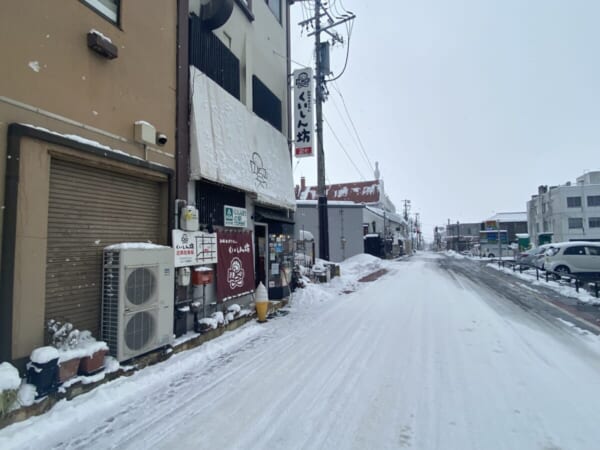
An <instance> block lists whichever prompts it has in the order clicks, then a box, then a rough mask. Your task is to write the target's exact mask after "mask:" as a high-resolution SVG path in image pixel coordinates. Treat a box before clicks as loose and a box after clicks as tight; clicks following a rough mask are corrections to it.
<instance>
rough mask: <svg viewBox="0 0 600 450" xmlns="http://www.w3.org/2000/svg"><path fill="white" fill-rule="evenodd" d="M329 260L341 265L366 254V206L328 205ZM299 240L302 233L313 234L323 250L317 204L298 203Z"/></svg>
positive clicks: (336, 203)
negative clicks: (364, 236)
mask: <svg viewBox="0 0 600 450" xmlns="http://www.w3.org/2000/svg"><path fill="white" fill-rule="evenodd" d="M327 207H328V214H327V218H328V220H329V258H330V260H331V261H333V262H340V261H343V260H345V259H346V258H349V257H351V256H354V255H358V254H360V253H363V252H364V243H363V209H364V208H365V206H364V205H357V204H355V203H352V202H335V201H333V202H328V204H327ZM296 208H297V209H296V216H295V220H296V231H295V238H296V239H299V238H300V232H301V231H310V232H311V233H312V234H313V236H314V238H315V248H317V249H318V248H319V233H318V229H319V214H318V209H317V202H316V201H315V200H298V201H297V202H296Z"/></svg>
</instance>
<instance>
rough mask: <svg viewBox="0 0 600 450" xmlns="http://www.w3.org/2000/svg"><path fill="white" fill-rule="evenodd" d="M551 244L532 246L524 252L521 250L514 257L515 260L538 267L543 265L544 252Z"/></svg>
mask: <svg viewBox="0 0 600 450" xmlns="http://www.w3.org/2000/svg"><path fill="white" fill-rule="evenodd" d="M550 246H551V244H544V245H540V246H539V247H535V248H532V249H531V250H527V251H525V252H521V253H519V254H518V255H517V257H516V258H515V261H516V262H517V263H519V264H523V265H528V266H534V267H538V268H540V269H542V268H543V266H544V264H543V263H544V253H545V252H546V250H548V249H549V248H550Z"/></svg>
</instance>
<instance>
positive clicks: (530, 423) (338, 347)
mask: <svg viewBox="0 0 600 450" xmlns="http://www.w3.org/2000/svg"><path fill="white" fill-rule="evenodd" d="M377 264H384V265H385V267H387V268H388V270H390V272H389V273H388V274H387V275H385V276H384V277H383V278H381V279H379V280H378V281H376V282H373V283H366V284H361V286H360V288H359V290H358V291H357V292H355V293H351V294H347V295H337V293H338V292H339V291H340V290H341V289H346V288H347V287H348V283H349V281H348V280H349V278H348V275H347V276H346V279H345V281H346V284H345V285H344V286H342V284H341V282H338V284H337V285H336V284H334V286H331V287H329V288H327V289H323V288H322V287H319V286H311V287H310V288H309V289H307V290H305V291H304V292H302V293H300V294H299V295H298V296H297V297H296V298H295V299H294V303H293V306H292V308H291V313H290V314H289V315H287V316H286V317H281V318H277V319H274V320H271V321H270V322H269V323H267V324H263V325H260V324H255V323H253V324H249V325H246V326H244V327H243V328H241V329H239V330H237V331H234V332H231V333H227V334H226V335H224V336H223V337H222V338H220V339H217V340H215V341H212V342H210V343H208V344H206V345H203V346H201V347H199V348H198V349H195V350H192V351H188V352H185V353H180V354H178V355H175V356H174V357H172V358H171V359H170V360H168V361H167V362H165V363H162V364H159V365H156V366H153V367H150V368H147V369H145V370H143V371H140V372H139V373H137V374H135V375H134V376H132V377H129V378H122V379H119V380H117V381H115V382H112V383H108V384H106V385H103V386H101V387H100V388H98V389H96V390H94V391H93V392H92V393H90V394H88V395H85V396H81V397H78V398H76V399H74V400H73V401H71V402H61V403H60V404H59V405H57V406H56V407H55V408H54V409H53V410H52V411H51V412H50V413H48V414H46V415H45V416H43V417H38V418H33V419H31V420H29V421H28V422H26V423H21V424H16V425H13V426H11V427H9V428H7V429H4V430H0V448H3V449H4V448H36V449H39V448H102V449H104V448H136V449H137V448H164V449H174V448H207V449H220V448H239V449H249V448H252V449H256V448H268V449H295V448H310V449H312V448H329V449H375V448H376V449H382V448H394V449H396V448H417V449H471V448H472V449H496V448H498V449H502V448H506V449H521V448H523V449H524V448H527V449H556V448H563V449H594V448H598V442H600V427H599V426H598V424H597V421H598V417H597V416H596V414H597V412H598V411H599V410H600V343H599V341H598V339H597V338H596V337H595V336H590V335H587V334H585V333H583V334H582V333H579V332H578V331H577V329H574V328H573V327H569V326H568V325H566V324H565V323H563V322H561V321H559V320H556V321H550V320H546V319H542V318H540V317H538V316H537V315H535V314H533V313H531V312H526V311H524V310H523V309H522V308H519V307H518V306H517V305H515V304H513V303H511V302H508V301H507V300H506V299H503V298H501V297H498V296H496V294H495V293H493V292H492V291H489V290H483V288H482V287H481V286H478V285H475V284H473V283H472V282H471V281H469V280H468V279H466V278H464V277H462V276H461V275H458V274H456V273H452V272H450V271H447V270H444V269H441V268H440V267H439V265H438V264H437V260H436V256H435V255H430V256H427V255H423V256H419V257H415V258H412V259H411V260H409V261H403V262H395V263H384V262H381V263H371V264H370V266H371V267H370V268H371V269H372V268H373V267H375V266H377ZM361 270H363V271H364V270H366V269H365V267H364V264H363V266H362V269H361V268H358V269H355V275H356V278H358V276H359V275H360V273H359V272H360V271H361ZM350 276H352V270H350Z"/></svg>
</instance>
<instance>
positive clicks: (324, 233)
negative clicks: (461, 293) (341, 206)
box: [300, 0, 356, 261]
mask: <svg viewBox="0 0 600 450" xmlns="http://www.w3.org/2000/svg"><path fill="white" fill-rule="evenodd" d="M322 17H323V18H326V22H327V23H326V24H325V26H321V18H322ZM355 17H356V16H355V15H354V14H353V13H351V12H350V11H347V14H344V15H343V16H342V17H333V16H332V15H331V14H330V13H329V11H328V10H327V1H325V2H324V1H323V0H315V15H314V17H313V18H312V19H308V20H305V21H303V22H300V25H301V26H306V25H308V24H309V23H310V22H312V21H314V24H313V25H314V29H315V31H313V32H311V33H309V34H308V36H312V35H313V34H314V35H315V56H316V58H315V59H316V67H315V78H316V88H315V91H316V92H315V93H316V95H315V96H316V108H315V109H316V114H317V117H316V124H315V125H316V126H315V128H316V133H317V198H318V213H319V257H320V258H321V259H324V260H326V261H329V220H328V216H327V192H326V191H325V151H324V149H323V102H324V101H325V92H326V90H325V83H326V80H325V75H328V74H329V67H324V63H327V64H328V63H329V53H328V52H329V43H327V42H324V43H323V44H322V43H321V32H324V33H326V34H327V35H329V36H331V38H332V39H333V42H336V41H337V42H340V43H343V39H342V38H341V37H340V36H339V35H338V34H337V33H336V32H335V31H333V30H332V28H333V27H335V26H337V25H340V24H342V23H345V22H348V21H350V20H353V19H354V18H355ZM324 56H325V57H326V61H323V59H324Z"/></svg>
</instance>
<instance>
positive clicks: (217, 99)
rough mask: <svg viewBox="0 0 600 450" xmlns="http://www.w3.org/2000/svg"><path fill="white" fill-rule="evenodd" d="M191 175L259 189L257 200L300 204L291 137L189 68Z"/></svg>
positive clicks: (280, 204) (253, 191) (254, 190)
mask: <svg viewBox="0 0 600 450" xmlns="http://www.w3.org/2000/svg"><path fill="white" fill-rule="evenodd" d="M190 70H191V73H190V83H191V91H192V92H193V97H192V118H191V127H190V147H191V151H190V153H191V154H190V178H191V179H192V180H200V179H207V180H210V181H214V182H216V183H221V184H224V185H226V186H232V187H235V188H238V189H240V190H243V191H246V192H249V193H251V194H256V200H257V202H258V203H264V204H268V205H274V206H277V207H281V208H284V209H292V210H295V209H296V200H295V196H294V186H293V183H294V182H293V175H292V163H291V156H290V152H289V148H288V143H287V138H286V137H285V136H284V135H283V134H281V133H280V132H279V131H278V130H277V129H275V128H274V127H273V126H271V125H270V124H269V123H267V122H265V121H264V120H262V119H261V118H260V117H258V116H257V115H255V114H254V113H252V112H251V111H249V110H248V109H247V107H246V106H245V105H244V104H243V103H241V102H240V101H238V100H237V99H236V98H234V97H232V96H231V95H229V94H228V93H227V92H226V91H225V90H224V89H222V88H221V87H220V86H219V85H218V84H216V83H215V82H214V81H212V80H211V79H209V78H208V77H207V76H206V75H205V74H203V73H202V72H201V71H199V70H198V69H196V68H195V67H191V68H190Z"/></svg>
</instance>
